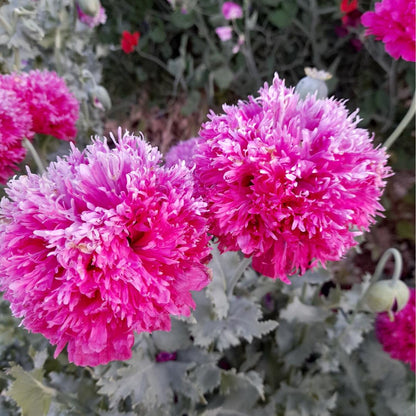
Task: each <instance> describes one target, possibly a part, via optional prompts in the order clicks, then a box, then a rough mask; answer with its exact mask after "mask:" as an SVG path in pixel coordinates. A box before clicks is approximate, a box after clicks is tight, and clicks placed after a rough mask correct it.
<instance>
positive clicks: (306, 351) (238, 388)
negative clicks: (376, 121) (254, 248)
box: [0, 249, 414, 416]
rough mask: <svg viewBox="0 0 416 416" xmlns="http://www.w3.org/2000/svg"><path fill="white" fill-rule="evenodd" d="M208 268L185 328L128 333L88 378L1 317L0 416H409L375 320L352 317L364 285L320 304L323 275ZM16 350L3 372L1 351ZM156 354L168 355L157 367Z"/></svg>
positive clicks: (230, 263) (403, 374) (397, 371)
mask: <svg viewBox="0 0 416 416" xmlns="http://www.w3.org/2000/svg"><path fill="white" fill-rule="evenodd" d="M210 268H211V269H212V272H213V278H212V282H211V284H210V285H209V286H208V287H207V288H206V289H205V290H203V291H201V292H199V293H195V295H194V299H195V301H196V309H195V311H194V312H193V314H192V315H191V316H190V317H185V318H173V319H172V329H171V331H170V332H165V331H156V332H154V333H152V334H138V335H137V336H136V343H135V346H134V348H133V354H132V358H131V359H130V360H128V361H125V362H111V363H109V364H107V365H101V366H98V367H96V368H93V369H89V368H86V369H83V368H78V367H76V366H74V365H73V364H69V363H68V362H67V361H66V358H65V355H64V354H61V355H60V356H59V357H58V359H56V360H54V359H53V358H52V356H51V354H52V350H51V348H49V349H47V347H46V345H45V342H44V340H43V342H42V337H39V336H37V338H36V337H35V338H33V337H34V335H33V334H27V333H25V331H24V330H23V329H18V331H17V330H16V329H15V326H16V322H15V320H13V319H12V318H9V317H7V314H6V312H5V313H4V314H3V318H2V320H1V322H0V329H1V333H0V336H1V337H2V338H1V339H2V344H3V345H1V349H0V360H1V362H2V363H3V367H4V369H5V372H4V373H3V376H2V379H1V381H2V387H3V395H2V396H1V397H2V400H1V401H0V409H1V410H2V414H4V415H13V414H15V413H14V412H16V409H17V408H16V402H17V405H18V406H20V407H21V409H22V410H23V414H24V415H26V414H27V415H28V416H31V415H32V414H34V413H33V411H36V412H37V414H38V415H39V416H40V415H41V414H42V412H43V414H45V415H46V414H48V415H79V414H88V415H90V414H91V415H138V414H149V415H156V416H158V415H160V416H166V415H185V414H186V415H189V416H192V415H195V416H196V415H201V416H225V415H229V416H243V415H254V416H268V415H284V416H286V415H296V416H297V415H305V416H306V415H307V416H315V415H316V416H318V415H319V416H325V415H351V414H357V415H368V416H370V415H382V416H384V415H385V416H394V415H397V416H407V415H409V416H410V415H411V414H412V412H414V397H413V389H414V384H413V383H412V379H413V373H412V372H411V371H410V369H409V368H408V367H407V366H405V365H404V364H403V363H401V362H399V361H395V360H392V359H391V358H390V357H389V356H388V355H387V354H386V353H385V352H383V350H382V348H381V346H380V344H379V343H378V341H377V340H376V339H375V337H374V333H373V319H374V317H373V315H371V314H370V313H368V312H366V311H365V310H363V309H362V308H361V307H360V300H361V299H362V297H363V295H364V293H365V290H366V289H367V287H368V278H367V277H365V278H364V279H363V282H362V283H360V284H356V285H354V286H353V287H352V288H351V289H349V290H341V289H340V288H339V287H333V288H332V289H331V290H330V291H329V293H325V294H323V291H322V288H323V287H324V285H325V284H328V283H329V282H332V280H333V277H332V275H331V273H330V272H328V271H325V270H317V271H315V272H308V273H306V274H305V275H304V276H302V277H294V278H292V284H291V285H285V284H283V283H281V282H278V281H274V280H272V279H269V278H265V277H262V276H258V275H257V274H256V273H255V272H254V271H253V270H252V269H251V267H250V265H249V261H248V260H247V259H245V258H243V257H241V256H240V255H239V254H238V253H225V254H222V255H221V254H220V253H219V252H218V251H217V250H216V249H214V251H213V259H212V261H211V263H210ZM5 311H6V309H5ZM16 331H17V332H16ZM14 333H15V335H14V336H15V337H17V338H15V339H14V338H13V335H11V334H14ZM32 338H33V339H34V340H35V341H36V342H33V343H32V345H30V344H31V340H32ZM19 340H20V341H19ZM16 342H17V343H18V344H19V345H20V347H21V348H20V349H19V351H18V352H17V353H15V356H14V358H13V360H12V361H13V362H12V361H11V360H10V359H8V357H7V351H10V348H11V346H12V345H13V344H16ZM161 352H163V353H170V354H172V355H171V356H170V359H168V360H163V359H158V357H159V354H160V353H161ZM7 368H9V369H8V370H7ZM35 402H36V404H35Z"/></svg>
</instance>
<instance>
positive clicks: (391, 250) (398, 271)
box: [371, 247, 403, 283]
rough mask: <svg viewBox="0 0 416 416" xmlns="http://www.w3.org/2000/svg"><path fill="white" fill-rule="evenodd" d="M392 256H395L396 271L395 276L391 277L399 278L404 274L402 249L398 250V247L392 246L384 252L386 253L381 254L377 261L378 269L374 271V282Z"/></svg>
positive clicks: (393, 278)
mask: <svg viewBox="0 0 416 416" xmlns="http://www.w3.org/2000/svg"><path fill="white" fill-rule="evenodd" d="M390 256H393V257H394V271H393V276H392V277H391V279H392V280H399V279H400V276H401V274H402V269H403V260H402V255H401V254H400V251H399V250H397V248H394V247H390V248H389V249H388V250H386V251H385V252H384V254H383V255H382V256H381V258H380V260H379V261H378V263H377V267H376V271H375V272H374V275H373V278H372V279H371V280H372V283H374V282H376V281H377V280H378V279H379V278H380V276H381V273H382V271H383V269H384V266H385V265H386V262H387V260H388V258H389V257H390Z"/></svg>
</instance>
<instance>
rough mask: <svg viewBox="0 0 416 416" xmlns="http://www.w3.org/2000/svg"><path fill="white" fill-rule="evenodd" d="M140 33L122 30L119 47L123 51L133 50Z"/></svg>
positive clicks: (130, 51)
mask: <svg viewBox="0 0 416 416" xmlns="http://www.w3.org/2000/svg"><path fill="white" fill-rule="evenodd" d="M139 39H140V33H139V32H134V33H130V32H128V31H127V30H125V31H124V32H123V35H122V37H121V49H123V51H124V52H125V53H132V52H133V51H134V48H135V46H137V44H138V43H139Z"/></svg>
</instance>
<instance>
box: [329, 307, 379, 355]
mask: <svg viewBox="0 0 416 416" xmlns="http://www.w3.org/2000/svg"><path fill="white" fill-rule="evenodd" d="M373 321H374V318H373V317H372V316H371V315H367V314H364V313H357V314H356V315H355V316H354V317H353V318H352V322H349V321H347V319H346V317H345V316H344V314H342V313H338V314H337V318H336V322H335V325H334V327H333V328H328V335H329V337H330V338H332V339H336V341H337V342H338V344H339V345H340V347H341V348H342V349H343V350H344V351H345V352H346V353H347V354H350V353H351V352H352V351H353V350H355V349H356V348H357V347H358V346H359V345H360V344H361V342H362V341H363V339H364V334H365V333H367V332H369V331H371V330H372V329H373Z"/></svg>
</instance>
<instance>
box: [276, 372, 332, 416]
mask: <svg viewBox="0 0 416 416" xmlns="http://www.w3.org/2000/svg"><path fill="white" fill-rule="evenodd" d="M335 388H336V386H335V385H334V383H333V380H332V378H331V377H330V376H328V375H322V374H317V375H315V376H312V375H311V374H305V375H304V376H303V375H301V374H300V373H297V374H296V376H295V377H292V383H290V384H288V383H287V382H283V383H281V385H280V387H279V389H278V391H277V393H276V394H275V395H274V396H273V401H274V402H275V403H276V406H277V408H278V409H279V410H280V411H277V412H276V414H285V415H286V414H288V415H293V416H294V415H302V416H332V415H333V414H334V413H333V412H332V411H333V410H334V409H335V406H336V404H337V398H338V395H337V393H336V392H335ZM281 412H284V413H281Z"/></svg>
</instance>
